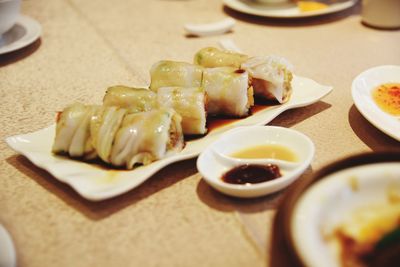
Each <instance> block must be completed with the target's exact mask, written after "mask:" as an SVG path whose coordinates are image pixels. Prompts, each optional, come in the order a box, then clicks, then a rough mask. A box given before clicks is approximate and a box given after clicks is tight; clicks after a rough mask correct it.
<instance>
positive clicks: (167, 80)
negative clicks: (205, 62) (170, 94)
mask: <svg viewBox="0 0 400 267" xmlns="http://www.w3.org/2000/svg"><path fill="white" fill-rule="evenodd" d="M202 75H203V68H202V67H201V66H198V65H193V64H190V63H186V62H178V61H171V60H161V61H159V62H157V63H155V64H153V66H152V67H151V69H150V78H151V83H150V89H151V90H153V91H155V92H157V89H158V88H160V87H168V86H179V87H200V86H201V78H202Z"/></svg>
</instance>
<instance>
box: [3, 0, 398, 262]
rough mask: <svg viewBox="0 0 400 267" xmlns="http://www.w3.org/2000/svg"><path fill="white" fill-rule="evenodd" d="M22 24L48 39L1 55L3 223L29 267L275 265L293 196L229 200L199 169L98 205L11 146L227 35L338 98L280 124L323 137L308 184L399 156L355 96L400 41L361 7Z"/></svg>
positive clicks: (170, 8)
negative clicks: (279, 16)
mask: <svg viewBox="0 0 400 267" xmlns="http://www.w3.org/2000/svg"><path fill="white" fill-rule="evenodd" d="M22 13H23V14H25V15H28V16H30V17H32V18H34V19H36V20H37V21H39V22H40V24H41V25H42V27H43V34H42V36H41V38H40V40H38V41H36V42H35V43H34V44H32V45H30V46H29V47H27V48H24V49H22V50H20V51H17V52H13V53H10V54H6V55H0V95H1V106H0V114H1V123H2V127H1V131H0V137H1V138H0V139H1V141H0V151H1V154H0V155H1V161H0V164H1V165H0V223H1V224H3V225H4V226H5V227H6V228H7V229H8V230H9V232H10V233H11V235H12V237H13V239H14V242H15V245H16V250H17V258H18V266H38V267H39V266H40V267H43V266H59V267H62V266H230V267H232V266H265V265H268V259H269V253H268V247H269V246H270V245H271V244H270V242H269V238H270V235H271V229H270V227H271V223H272V219H273V216H274V214H275V211H276V207H277V204H278V202H279V199H281V197H282V195H283V193H278V194H275V195H273V196H268V197H263V198H259V199H254V200H240V199H234V198H230V197H226V196H223V195H221V194H219V193H217V192H216V191H214V190H213V189H211V188H210V187H209V186H208V185H207V184H206V183H205V182H204V181H202V180H201V176H200V175H199V174H198V173H197V171H196V166H195V162H196V160H195V159H193V160H187V161H183V162H179V163H175V164H173V165H171V166H169V167H167V168H164V169H163V170H161V171H160V172H158V173H157V174H156V175H154V176H153V177H152V178H151V179H150V180H149V181H147V182H145V183H144V184H143V185H142V186H140V187H138V188H136V189H134V190H132V191H130V192H128V193H126V194H124V195H122V196H119V197H116V198H114V199H111V200H107V201H103V202H98V203H92V202H90V201H87V200H84V199H83V198H81V197H80V196H78V194H77V193H75V191H74V190H72V189H71V188H70V187H69V186H67V185H65V184H63V183H61V182H58V181H57V180H56V179H55V178H54V177H52V176H51V175H50V174H48V173H47V172H45V171H43V170H41V169H39V168H37V167H35V166H34V165H33V164H31V163H30V162H29V161H28V160H27V159H26V158H24V157H23V156H20V155H18V154H16V153H15V152H14V151H13V150H11V149H10V148H9V147H8V146H7V145H6V143H5V142H4V139H5V138H6V137H8V136H12V135H16V134H21V133H28V132H32V131H36V130H38V129H41V128H43V127H46V126H48V125H50V124H52V123H53V121H54V117H55V112H56V111H58V110H61V109H63V107H65V106H66V105H68V104H69V103H71V102H74V101H81V102H85V103H100V101H101V99H102V97H103V94H104V90H105V89H106V88H107V87H108V86H110V85H115V84H125V85H131V86H135V85H146V84H148V82H149V75H148V70H149V68H150V66H151V65H152V64H153V63H154V62H156V61H158V60H160V59H175V60H181V61H191V60H192V57H193V54H194V53H195V52H196V51H197V50H199V49H200V48H203V47H205V46H215V45H216V44H217V42H218V40H220V39H221V38H230V39H232V40H234V41H235V43H236V44H237V45H238V46H240V47H241V48H242V49H243V51H244V52H245V53H247V54H250V55H268V54H278V55H281V56H284V57H286V58H288V59H289V60H290V61H291V62H292V63H293V64H294V66H295V68H296V73H297V74H299V75H302V76H306V77H310V78H313V79H314V80H317V81H318V82H320V83H322V84H327V85H332V86H333V87H334V90H333V92H332V93H331V94H330V95H328V96H327V97H325V98H324V99H323V100H322V101H319V102H317V103H316V104H313V105H310V106H308V107H305V108H299V109H295V110H291V111H287V112H285V113H283V114H282V115H280V116H279V117H278V118H277V119H275V120H273V121H272V122H271V123H270V124H271V125H279V126H285V127H290V128H293V129H296V130H299V131H301V132H303V133H305V134H307V135H308V136H309V137H311V138H312V139H313V141H314V143H315V146H316V155H315V160H314V161H313V163H312V168H311V169H309V170H308V173H310V172H312V171H313V170H315V169H318V168H320V167H321V166H323V165H324V164H327V163H329V162H332V161H334V160H336V159H339V158H342V157H345V156H348V155H351V154H355V153H359V152H366V151H377V150H383V149H395V150H400V143H399V142H397V141H395V140H394V139H391V138H390V137H388V136H386V135H384V134H383V133H381V132H380V131H379V130H377V129H376V128H374V127H373V126H372V125H371V124H370V123H369V122H368V121H366V120H365V119H364V118H363V117H362V115H361V114H360V113H359V112H358V111H357V109H356V108H355V106H354V104H353V100H352V98H351V93H350V87H351V82H352V80H353V78H354V77H355V76H356V75H357V74H359V73H360V72H362V71H363V70H365V69H368V68H370V67H373V66H378V65H386V64H397V65H400V46H399V41H400V32H399V31H380V30H375V29H371V28H368V27H365V26H364V25H362V24H361V23H360V15H359V7H358V6H356V7H354V8H352V9H350V10H347V11H344V12H341V13H339V14H335V15H330V16H327V17H320V18H312V19H305V20H304V19H303V20H294V21H280V20H271V19H265V18H257V17H251V16H247V15H243V14H240V13H237V12H234V11H232V10H230V9H228V8H226V7H225V8H224V7H223V5H222V1H211V0H208V1H207V0H191V1H161V0H149V1H141V0H131V1H125V0H115V1H107V0H99V1H77V0H53V1H46V0H35V1H32V0H26V1H23V3H22ZM227 16H232V17H233V18H235V19H237V24H236V26H235V27H234V29H233V31H232V32H230V33H227V34H225V35H223V36H212V37H207V38H195V37H189V36H186V34H185V33H184V31H183V24H184V23H187V22H193V23H200V22H212V21H217V20H219V19H222V18H225V17H227Z"/></svg>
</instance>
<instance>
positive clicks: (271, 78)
mask: <svg viewBox="0 0 400 267" xmlns="http://www.w3.org/2000/svg"><path fill="white" fill-rule="evenodd" d="M194 63H195V64H198V65H200V66H203V67H206V68H214V67H235V68H238V69H242V70H246V71H247V72H248V74H249V84H250V85H251V86H252V87H253V89H254V95H255V96H257V97H261V98H264V99H267V100H272V101H278V102H279V103H281V104H282V103H285V102H287V101H288V100H289V98H290V95H291V92H292V86H291V81H292V78H293V73H292V72H293V66H292V64H291V63H290V62H289V61H288V60H287V59H285V58H283V57H279V56H256V57H249V56H247V55H244V54H241V53H237V52H233V51H227V50H219V49H217V48H213V47H207V48H203V49H201V50H200V51H198V52H197V53H196V55H195V57H194Z"/></svg>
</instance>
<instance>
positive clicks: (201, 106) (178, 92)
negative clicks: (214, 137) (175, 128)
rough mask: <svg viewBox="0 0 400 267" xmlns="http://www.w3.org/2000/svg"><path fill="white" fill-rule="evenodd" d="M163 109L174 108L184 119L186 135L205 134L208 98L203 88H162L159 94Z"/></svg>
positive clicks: (183, 127) (183, 128) (183, 126)
mask: <svg viewBox="0 0 400 267" xmlns="http://www.w3.org/2000/svg"><path fill="white" fill-rule="evenodd" d="M157 102H158V105H159V106H161V107H169V108H173V109H174V110H175V111H176V112H178V113H179V115H180V116H181V117H182V130H183V133H184V134H205V133H206V132H207V129H206V110H205V103H206V96H205V91H204V89H203V88H201V87H187V88H185V87H161V88H159V89H158V92H157Z"/></svg>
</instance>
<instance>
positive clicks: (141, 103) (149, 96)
mask: <svg viewBox="0 0 400 267" xmlns="http://www.w3.org/2000/svg"><path fill="white" fill-rule="evenodd" d="M156 100H157V94H156V93H154V92H153V91H151V90H149V89H144V88H133V87H127V86H122V85H119V86H113V87H109V88H108V89H107V91H106V94H105V96H104V98H103V104H104V105H105V106H117V107H121V108H125V109H127V110H128V112H129V113H136V112H142V111H149V110H152V109H153V108H154V107H155V106H156Z"/></svg>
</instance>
